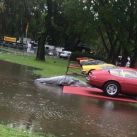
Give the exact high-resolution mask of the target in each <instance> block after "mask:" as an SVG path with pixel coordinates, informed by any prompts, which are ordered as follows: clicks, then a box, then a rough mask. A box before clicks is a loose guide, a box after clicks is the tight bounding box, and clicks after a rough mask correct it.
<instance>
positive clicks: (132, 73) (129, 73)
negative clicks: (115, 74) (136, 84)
mask: <svg viewBox="0 0 137 137" xmlns="http://www.w3.org/2000/svg"><path fill="white" fill-rule="evenodd" d="M123 75H124V77H126V78H135V79H137V71H133V70H123Z"/></svg>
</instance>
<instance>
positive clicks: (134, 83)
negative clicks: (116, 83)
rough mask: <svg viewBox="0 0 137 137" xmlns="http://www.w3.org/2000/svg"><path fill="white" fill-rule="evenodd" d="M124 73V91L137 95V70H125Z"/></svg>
mask: <svg viewBox="0 0 137 137" xmlns="http://www.w3.org/2000/svg"><path fill="white" fill-rule="evenodd" d="M123 73H124V77H125V80H124V89H123V90H124V92H125V93H127V94H136V95H137V72H135V71H130V70H123Z"/></svg>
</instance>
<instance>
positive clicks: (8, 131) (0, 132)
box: [0, 125, 55, 137]
mask: <svg viewBox="0 0 137 137" xmlns="http://www.w3.org/2000/svg"><path fill="white" fill-rule="evenodd" d="M0 137H55V136H54V135H51V134H47V135H43V136H42V135H38V134H31V133H28V132H26V131H21V130H20V131H19V130H17V129H13V128H8V127H6V126H3V125H0Z"/></svg>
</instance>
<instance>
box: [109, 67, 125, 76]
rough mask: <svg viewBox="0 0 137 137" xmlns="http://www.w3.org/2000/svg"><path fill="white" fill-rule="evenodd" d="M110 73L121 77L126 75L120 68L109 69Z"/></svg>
mask: <svg viewBox="0 0 137 137" xmlns="http://www.w3.org/2000/svg"><path fill="white" fill-rule="evenodd" d="M109 72H110V74H112V75H114V76H119V77H124V75H123V73H122V70H120V69H111V70H109Z"/></svg>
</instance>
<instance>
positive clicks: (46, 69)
mask: <svg viewBox="0 0 137 137" xmlns="http://www.w3.org/2000/svg"><path fill="white" fill-rule="evenodd" d="M0 60H4V61H8V62H12V63H17V64H22V65H26V66H30V67H34V68H37V69H35V70H34V73H35V74H38V75H41V76H55V75H64V74H65V72H66V70H67V64H68V61H67V60H64V59H59V58H54V57H46V61H45V62H42V61H37V60H36V59H35V56H33V55H31V56H25V55H24V56H23V55H18V54H11V53H3V52H1V53H0Z"/></svg>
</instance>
